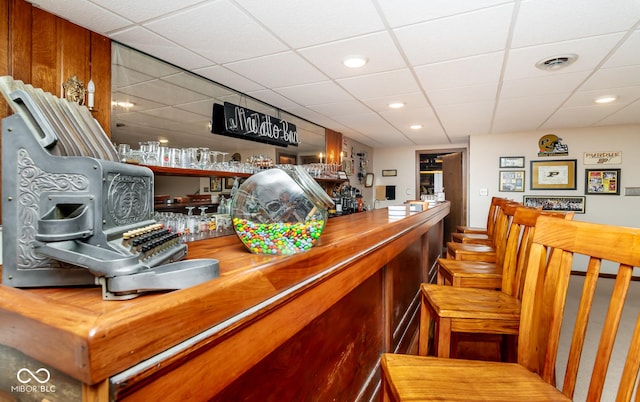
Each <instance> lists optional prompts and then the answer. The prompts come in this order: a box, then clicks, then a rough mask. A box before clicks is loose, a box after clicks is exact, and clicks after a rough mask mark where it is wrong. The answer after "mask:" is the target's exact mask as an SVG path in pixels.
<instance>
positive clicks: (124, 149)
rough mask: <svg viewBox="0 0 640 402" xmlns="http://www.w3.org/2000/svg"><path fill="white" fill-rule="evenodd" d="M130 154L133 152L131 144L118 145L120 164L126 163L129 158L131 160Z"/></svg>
mask: <svg viewBox="0 0 640 402" xmlns="http://www.w3.org/2000/svg"><path fill="white" fill-rule="evenodd" d="M130 152H131V145H129V144H120V145H118V158H120V162H126V161H127V158H129V153H130Z"/></svg>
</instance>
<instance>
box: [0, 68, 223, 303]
mask: <svg viewBox="0 0 640 402" xmlns="http://www.w3.org/2000/svg"><path fill="white" fill-rule="evenodd" d="M0 90H1V91H2V94H3V95H4V97H5V98H6V100H7V103H8V104H9V105H10V106H11V108H12V109H13V111H14V114H13V115H11V116H8V117H6V118H5V119H3V120H2V196H3V197H2V226H3V236H2V237H3V239H2V240H3V244H2V251H3V267H2V283H3V284H4V285H8V286H12V287H42V286H83V285H100V286H101V287H102V296H103V299H105V300H122V299H130V298H133V297H136V296H138V295H139V294H141V293H143V292H148V291H156V290H173V289H181V288H186V287H189V286H192V285H195V284H198V283H202V282H204V281H208V280H210V279H213V278H216V277H217V276H219V266H218V261H217V260H215V259H198V260H183V259H184V257H185V256H186V253H187V246H186V245H185V244H184V243H182V242H181V241H180V238H179V236H178V235H177V234H175V233H171V232H170V231H169V230H167V229H165V228H164V227H162V225H160V224H158V223H157V222H156V221H155V220H154V219H153V205H154V204H153V200H154V198H153V178H154V177H153V172H152V171H151V170H150V169H148V168H145V167H142V166H136V165H128V164H124V163H120V162H119V161H118V156H117V152H116V150H115V148H114V146H113V144H112V143H111V142H110V141H109V138H108V137H107V135H106V134H105V133H104V131H103V130H102V127H101V126H100V125H99V124H98V122H97V121H96V120H95V119H94V118H93V117H92V116H91V112H90V111H89V110H88V109H87V108H86V107H84V106H80V105H79V104H77V103H74V102H70V101H68V100H66V99H61V98H57V97H55V96H53V95H52V94H50V93H45V92H44V91H42V90H41V89H37V88H33V87H32V86H30V85H25V84H24V83H22V82H21V81H17V80H13V79H12V78H11V77H0Z"/></svg>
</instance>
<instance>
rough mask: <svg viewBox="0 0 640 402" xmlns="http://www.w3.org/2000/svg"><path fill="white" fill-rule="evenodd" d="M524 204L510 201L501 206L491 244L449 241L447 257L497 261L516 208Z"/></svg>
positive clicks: (463, 259) (461, 259) (462, 259)
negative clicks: (499, 249)
mask: <svg viewBox="0 0 640 402" xmlns="http://www.w3.org/2000/svg"><path fill="white" fill-rule="evenodd" d="M519 206H522V204H520V203H515V202H508V203H505V204H504V205H502V206H500V207H499V208H500V210H501V211H502V212H501V213H499V216H498V219H497V220H496V226H495V229H494V235H493V237H492V241H491V245H483V244H465V243H457V242H453V241H450V242H447V258H449V259H453V260H460V261H468V260H473V261H485V262H496V258H497V255H498V254H497V253H498V251H497V250H498V248H499V247H504V246H505V243H506V240H507V235H508V233H509V226H510V224H511V220H512V218H513V214H515V211H516V208H517V207H519Z"/></svg>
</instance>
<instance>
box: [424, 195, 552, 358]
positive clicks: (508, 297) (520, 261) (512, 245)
mask: <svg viewBox="0 0 640 402" xmlns="http://www.w3.org/2000/svg"><path fill="white" fill-rule="evenodd" d="M541 214H542V211H541V210H540V209H535V208H530V207H524V206H521V207H518V208H516V210H515V213H514V215H513V219H512V222H511V228H510V231H509V236H508V238H507V241H506V244H507V247H506V248H505V249H506V250H507V252H505V254H504V257H503V258H502V259H503V261H502V262H503V263H502V272H500V276H501V278H500V279H501V281H500V284H499V285H498V289H499V290H495V288H493V289H476V288H463V287H452V286H442V285H433V284H422V285H421V286H420V290H421V307H420V308H421V310H420V311H421V313H420V339H419V354H421V355H426V354H427V352H428V350H429V348H428V345H429V338H430V336H429V335H430V326H431V322H432V320H433V322H434V339H433V340H434V342H433V344H434V349H433V351H434V352H435V355H436V356H440V357H449V356H450V353H451V343H452V339H453V337H454V336H455V334H456V333H466V334H492V335H495V334H498V335H507V336H511V338H507V340H508V342H509V343H508V344H504V345H500V343H502V341H504V340H503V339H502V337H497V339H492V342H493V343H494V344H496V345H497V346H495V347H496V348H497V349H496V350H500V348H499V347H501V348H502V351H501V353H498V352H496V354H497V355H498V356H500V355H501V358H502V359H510V360H515V350H514V349H515V346H514V345H515V339H516V337H517V335H518V325H519V321H520V295H521V289H522V283H523V282H524V275H523V273H524V267H525V263H526V259H527V257H528V253H529V250H530V247H531V242H532V240H533V236H534V233H535V230H534V227H535V224H536V221H537V219H538V217H539V216H541ZM562 216H564V215H562ZM453 261H454V262H458V263H462V262H466V261H455V260H453ZM477 268H478V267H476V270H477ZM485 278H486V279H487V280H488V281H489V282H490V283H493V284H495V281H491V279H490V278H487V277H485ZM477 337H478V338H480V336H477ZM483 337H484V338H486V337H485V336H483ZM494 338H495V337H494ZM496 342H497V343H496ZM478 345H482V343H478Z"/></svg>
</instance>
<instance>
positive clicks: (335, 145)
mask: <svg viewBox="0 0 640 402" xmlns="http://www.w3.org/2000/svg"><path fill="white" fill-rule="evenodd" d="M324 138H325V140H324V141H325V144H326V148H327V158H326V162H327V163H340V152H342V133H339V132H337V131H333V130H330V129H328V128H327V129H325V135H324Z"/></svg>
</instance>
